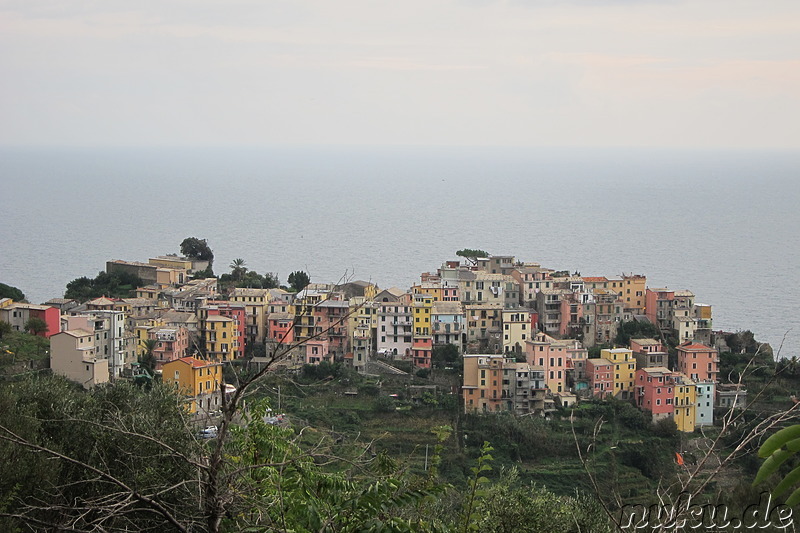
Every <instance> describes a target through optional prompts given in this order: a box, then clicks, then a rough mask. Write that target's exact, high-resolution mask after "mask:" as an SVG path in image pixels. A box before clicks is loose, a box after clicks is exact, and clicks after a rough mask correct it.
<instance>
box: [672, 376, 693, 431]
mask: <svg viewBox="0 0 800 533" xmlns="http://www.w3.org/2000/svg"><path fill="white" fill-rule="evenodd" d="M696 409H697V387H696V386H695V382H694V381H692V380H691V379H689V378H688V377H686V376H685V375H684V374H677V375H676V376H675V417H674V418H675V424H677V425H678V431H684V432H686V433H691V432H692V431H694V426H695V421H696V419H697V415H696Z"/></svg>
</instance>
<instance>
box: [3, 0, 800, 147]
mask: <svg viewBox="0 0 800 533" xmlns="http://www.w3.org/2000/svg"><path fill="white" fill-rule="evenodd" d="M0 144H4V145H90V146H91V145H136V146H138V145H268V144H362V145H363V144H379V145H396V144H410V145H501V146H506V145H515V146H550V145H559V146H663V147H748V148H749V147H752V148H790V149H797V148H800V1H798V0H752V1H749V0H748V1H740V0H719V1H703V0H687V1H681V0H673V1H657V0H653V1H646V0H639V1H633V0H630V1H625V0H616V1H612V0H608V1H603V0H571V1H556V0H550V1H545V0H508V1H490V0H464V1H455V0H451V1H443V0H441V1H440V0H403V1H392V2H383V1H376V0H364V1H352V0H340V1H331V0H320V1H315V0H291V1H283V0H254V1H250V0H226V1H221V0H220V1H211V0H156V1H151V0H124V1H121V0H83V1H67V0H52V1H51V0H0Z"/></svg>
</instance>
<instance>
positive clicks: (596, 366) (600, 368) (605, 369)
mask: <svg viewBox="0 0 800 533" xmlns="http://www.w3.org/2000/svg"><path fill="white" fill-rule="evenodd" d="M586 375H587V377H588V378H589V390H590V391H592V396H594V397H595V398H600V399H601V400H602V399H603V398H605V397H606V396H613V395H614V363H612V362H611V361H609V360H608V359H587V360H586Z"/></svg>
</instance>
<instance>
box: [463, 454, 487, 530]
mask: <svg viewBox="0 0 800 533" xmlns="http://www.w3.org/2000/svg"><path fill="white" fill-rule="evenodd" d="M493 450H494V448H492V447H491V446H489V442H488V441H484V443H483V445H482V446H481V453H480V456H479V457H478V461H477V464H476V465H475V466H473V467H471V468H470V472H472V476H471V477H470V478H469V479H468V480H467V501H466V502H465V509H464V513H463V518H462V519H463V521H464V528H463V530H462V531H463V532H464V533H467V531H478V530H479V529H480V528H479V526H478V520H479V519H480V513H478V512H476V503H477V501H478V499H480V498H482V497H484V496H486V491H485V490H484V489H483V488H482V486H483V485H486V484H487V483H489V479H488V478H487V477H486V476H485V475H484V473H485V472H489V471H490V470H491V469H492V467H491V466H489V463H490V462H492V461H493V460H494V458H493V457H492V454H491V453H490V452H492V451H493Z"/></svg>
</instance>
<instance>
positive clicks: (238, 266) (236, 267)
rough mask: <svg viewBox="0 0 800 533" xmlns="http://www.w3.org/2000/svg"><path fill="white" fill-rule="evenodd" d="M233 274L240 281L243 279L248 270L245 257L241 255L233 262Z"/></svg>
mask: <svg viewBox="0 0 800 533" xmlns="http://www.w3.org/2000/svg"><path fill="white" fill-rule="evenodd" d="M230 266H231V270H232V272H231V275H232V276H233V277H234V278H235V279H236V280H237V281H238V280H241V279H242V276H244V273H245V272H247V268H245V266H244V259H242V258H241V257H239V258H237V259H234V260H233V262H232V263H231V265H230Z"/></svg>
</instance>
